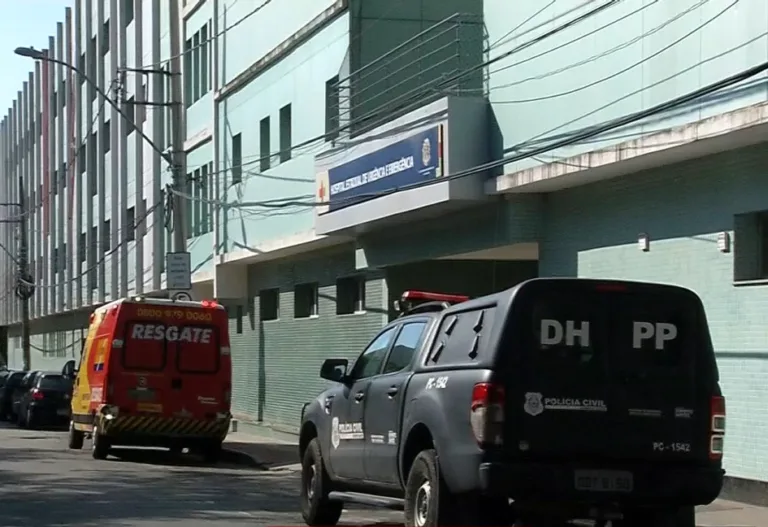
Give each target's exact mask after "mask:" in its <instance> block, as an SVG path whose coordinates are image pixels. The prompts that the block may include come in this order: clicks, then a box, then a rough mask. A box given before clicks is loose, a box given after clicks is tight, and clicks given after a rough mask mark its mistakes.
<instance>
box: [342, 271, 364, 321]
mask: <svg viewBox="0 0 768 527" xmlns="http://www.w3.org/2000/svg"><path fill="white" fill-rule="evenodd" d="M361 311H365V278H364V277H362V276H347V277H344V278H339V279H338V280H336V314H337V315H349V314H351V313H360V312H361Z"/></svg>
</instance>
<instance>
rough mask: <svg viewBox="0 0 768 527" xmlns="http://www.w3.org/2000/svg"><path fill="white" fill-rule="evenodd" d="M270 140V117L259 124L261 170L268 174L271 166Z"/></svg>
mask: <svg viewBox="0 0 768 527" xmlns="http://www.w3.org/2000/svg"><path fill="white" fill-rule="evenodd" d="M270 148H271V146H270V140H269V117H265V118H264V119H262V120H261V122H260V123H259V157H260V159H259V170H261V171H262V172H266V171H267V170H269V167H270V165H271V159H270V158H271V156H272V152H270Z"/></svg>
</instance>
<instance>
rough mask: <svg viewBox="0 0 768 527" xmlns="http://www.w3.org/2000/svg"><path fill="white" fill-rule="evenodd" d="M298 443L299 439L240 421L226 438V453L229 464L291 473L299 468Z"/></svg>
mask: <svg viewBox="0 0 768 527" xmlns="http://www.w3.org/2000/svg"><path fill="white" fill-rule="evenodd" d="M298 444H299V438H298V437H295V436H292V435H289V434H282V433H279V432H275V431H272V430H270V429H269V428H266V427H262V426H257V425H248V424H244V423H242V422H240V423H238V431H237V432H230V433H229V434H228V435H227V439H226V440H225V441H224V451H225V452H224V453H225V457H226V458H227V460H228V461H230V462H234V463H238V464H243V465H247V466H251V467H253V468H258V469H262V470H276V469H286V470H292V469H297V468H298V467H299V450H298V448H299V447H298Z"/></svg>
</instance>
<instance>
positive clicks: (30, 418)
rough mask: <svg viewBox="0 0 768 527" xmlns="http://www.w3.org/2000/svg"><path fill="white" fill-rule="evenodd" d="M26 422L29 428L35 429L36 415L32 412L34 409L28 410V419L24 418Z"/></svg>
mask: <svg viewBox="0 0 768 527" xmlns="http://www.w3.org/2000/svg"><path fill="white" fill-rule="evenodd" d="M24 422H25V423H26V425H27V428H35V426H36V424H37V423H35V413H34V412H33V411H32V408H27V417H26V418H24Z"/></svg>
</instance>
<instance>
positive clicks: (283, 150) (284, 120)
mask: <svg viewBox="0 0 768 527" xmlns="http://www.w3.org/2000/svg"><path fill="white" fill-rule="evenodd" d="M289 159H291V105H290V104H286V105H285V106H283V107H282V108H280V162H281V163H285V162H286V161H288V160H289Z"/></svg>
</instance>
